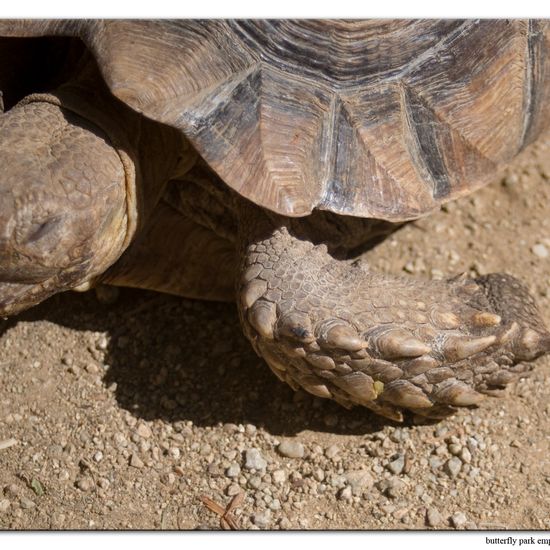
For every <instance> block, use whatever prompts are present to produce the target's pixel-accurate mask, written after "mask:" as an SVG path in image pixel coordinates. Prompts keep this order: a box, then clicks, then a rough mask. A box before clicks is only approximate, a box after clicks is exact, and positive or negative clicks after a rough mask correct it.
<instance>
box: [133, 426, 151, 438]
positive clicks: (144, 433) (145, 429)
mask: <svg viewBox="0 0 550 550" xmlns="http://www.w3.org/2000/svg"><path fill="white" fill-rule="evenodd" d="M136 433H137V434H138V435H139V436H140V437H143V438H145V439H148V438H149V437H151V436H152V435H153V432H152V430H151V428H150V427H149V426H148V425H147V424H139V426H138V427H137V430H136Z"/></svg>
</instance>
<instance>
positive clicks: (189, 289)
mask: <svg viewBox="0 0 550 550" xmlns="http://www.w3.org/2000/svg"><path fill="white" fill-rule="evenodd" d="M0 37H1V38H0V67H1V71H0V73H1V74H0V89H2V91H3V101H4V109H5V112H4V113H3V114H2V115H1V117H0V163H1V165H2V167H3V170H2V174H1V177H0V193H1V194H2V198H1V201H0V314H1V315H3V316H9V315H13V314H16V313H18V312H20V311H22V310H23V309H25V308H28V307H30V306H32V305H34V304H37V303H38V302H40V301H42V300H44V299H46V298H47V297H49V296H51V295H52V294H54V293H57V292H60V291H65V290H70V289H72V290H87V289H90V288H93V287H94V286H97V285H100V284H107V285H115V286H116V285H119V286H130V287H141V288H146V289H154V290H158V291H162V292H168V293H172V294H176V295H181V296H186V297H190V298H202V299H209V300H235V299H236V301H237V307H238V310H239V316H240V321H241V323H242V327H243V330H244V333H245V335H246V336H247V337H248V339H249V340H250V341H251V343H252V345H253V347H254V349H255V350H256V352H257V353H258V354H259V355H260V356H261V357H263V359H264V360H265V362H266V363H267V364H268V365H269V367H270V368H271V369H272V371H273V372H274V373H275V374H276V375H277V376H278V377H279V378H280V379H281V380H283V381H284V382H287V383H288V384H289V385H290V386H292V387H293V388H294V389H298V388H300V387H301V388H303V389H305V390H306V391H307V392H309V393H311V394H313V395H316V396H319V397H322V398H332V399H334V400H336V401H337V402H339V403H340V404H342V405H344V406H346V407H351V406H353V405H362V406H365V407H367V408H368V409H371V410H372V411H374V412H375V413H377V414H379V415H383V416H385V417H388V418H390V419H393V420H396V421H401V420H403V413H404V412H405V411H411V412H412V413H415V414H419V415H423V416H425V417H431V418H442V417H444V416H446V415H448V414H451V413H453V412H454V411H456V410H457V407H460V406H466V407H468V406H475V405H477V404H478V403H479V401H480V399H482V397H483V396H484V394H486V393H489V394H491V393H495V392H498V390H499V389H502V388H503V387H504V386H506V384H508V383H509V382H510V381H512V380H514V379H515V378H517V377H518V376H519V375H521V374H523V373H525V372H527V371H528V370H529V368H530V367H529V366H528V365H526V363H525V362H528V361H532V360H534V359H535V358H537V357H539V356H540V355H542V354H543V353H545V352H548V351H549V350H550V334H549V333H548V331H547V329H546V328H545V326H544V323H543V321H542V318H541V315H540V313H539V311H538V310H537V307H536V305H535V302H534V300H533V298H532V297H531V296H530V294H529V292H528V290H527V288H526V287H525V286H524V285H523V284H522V283H521V282H519V281H518V280H516V279H515V278H513V277H511V276H509V275H506V274H498V273H497V274H490V275H485V276H480V277H477V278H470V277H468V276H467V275H465V274H463V275H458V276H455V277H452V278H448V279H445V280H432V281H430V280H417V279H414V278H412V277H403V276H390V275H386V274H382V273H377V272H375V271H373V270H372V269H371V268H370V267H369V265H368V262H367V261H364V260H363V261H358V260H357V254H358V251H361V250H363V249H364V247H365V246H368V245H370V244H372V243H373V242H375V241H376V240H377V239H380V238H383V236H384V235H386V234H388V233H390V232H391V231H393V230H394V229H395V228H397V227H399V226H400V225H402V224H403V223H405V222H407V221H409V220H414V219H417V218H419V217H422V216H424V215H427V214H428V213H429V212H431V211H433V210H434V209H437V208H438V207H440V205H442V204H443V203H445V202H447V201H450V200H452V199H456V198H457V197H460V196H463V195H465V194H467V193H470V192H472V191H474V190H475V189H477V188H479V187H481V186H482V185H484V184H485V183H487V182H488V181H489V180H490V179H491V177H493V175H494V173H495V171H496V170H497V169H498V168H499V167H500V166H502V165H503V164H504V163H506V162H508V161H509V160H510V159H512V158H513V157H514V156H515V155H516V154H517V153H518V152H519V151H521V150H522V149H523V148H524V147H525V146H526V145H527V144H529V143H531V142H533V141H534V140H535V139H536V138H537V136H538V135H539V134H540V133H541V132H542V131H544V130H545V129H547V128H548V126H549V122H550V55H549V54H550V52H549V49H550V24H549V23H548V22H545V21H520V20H512V21H505V20H497V21H490V20H482V21H472V20H444V21H437V20H430V21H423V20H412V21H409V20H396V21H383V20H367V21H360V20H351V21H325V20H299V21H289V20H206V21H198V20H178V21H164V20H162V21H160V20H159V21H155V20H153V21H146V20H131V21H125V20H108V21H100V20H90V21H85V20H78V21H68V20H55V21H54V20H45V21H37V20H35V21H19V20H10V21H3V22H1V23H0Z"/></svg>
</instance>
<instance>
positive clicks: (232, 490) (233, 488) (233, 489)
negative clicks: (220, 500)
mask: <svg viewBox="0 0 550 550" xmlns="http://www.w3.org/2000/svg"><path fill="white" fill-rule="evenodd" d="M242 491H243V490H242V489H241V488H240V487H239V486H238V485H237V484H236V483H233V484H232V485H230V486H229V487H228V488H227V489H226V491H225V492H226V494H227V496H229V497H234V496H235V495H238V494H239V493H242Z"/></svg>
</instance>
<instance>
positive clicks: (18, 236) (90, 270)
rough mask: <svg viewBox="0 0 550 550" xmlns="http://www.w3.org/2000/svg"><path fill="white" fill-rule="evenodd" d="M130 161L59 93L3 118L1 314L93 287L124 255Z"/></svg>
mask: <svg viewBox="0 0 550 550" xmlns="http://www.w3.org/2000/svg"><path fill="white" fill-rule="evenodd" d="M125 164H128V163H125V162H124V159H123V158H122V157H121V155H120V153H119V152H118V151H117V149H115V148H114V147H113V146H112V145H111V143H110V140H109V138H108V137H107V135H106V134H105V133H104V132H103V131H102V130H100V129H99V128H98V127H95V126H94V125H93V124H91V123H90V122H88V121H87V120H85V119H84V118H82V117H80V116H79V115H77V114H75V113H74V112H72V111H69V110H66V109H64V108H62V107H61V106H60V104H59V102H58V101H56V99H55V98H54V97H53V96H35V97H33V96H30V97H29V98H27V99H26V100H24V101H23V102H21V103H20V104H18V105H17V106H15V107H14V108H13V109H12V110H10V111H8V112H7V113H5V114H4V115H2V116H0V166H2V171H1V172H0V314H3V315H7V314H11V313H16V312H17V311H20V310H22V309H24V308H26V307H28V306H30V305H33V304H35V303H38V302H39V301H41V300H43V299H44V298H46V297H48V296H49V295H51V294H54V293H55V292H59V291H61V290H67V289H70V288H75V287H85V286H86V285H89V284H90V282H91V281H93V280H94V278H95V277H96V276H97V275H99V274H100V273H102V272H103V271H104V270H105V269H106V268H107V267H108V266H109V265H111V264H112V263H113V262H114V261H115V260H116V259H117V258H118V256H119V255H120V254H121V252H122V251H123V249H124V246H125V241H126V240H127V237H128V230H127V229H128V208H127V178H128V174H127V169H126V166H125Z"/></svg>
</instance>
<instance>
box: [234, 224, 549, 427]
mask: <svg viewBox="0 0 550 550" xmlns="http://www.w3.org/2000/svg"><path fill="white" fill-rule="evenodd" d="M240 298H241V306H242V309H241V317H242V319H243V323H244V326H245V332H246V333H247V335H248V337H249V338H250V339H251V341H252V343H253V345H254V347H255V349H256V351H257V352H258V353H259V354H260V355H261V356H262V357H263V358H264V359H265V360H266V362H267V363H268V365H269V366H270V367H271V369H272V370H273V372H274V373H275V374H276V375H277V376H278V377H279V378H280V379H281V380H283V381H285V382H287V383H288V384H290V385H291V386H292V387H293V388H294V389H297V388H298V387H302V388H304V389H305V390H307V391H308V392H310V393H312V394H314V395H316V396H319V397H324V398H332V399H335V400H336V401H338V402H339V403H341V404H342V405H344V406H345V407H351V406H353V405H363V406H365V407H368V408H369V409H371V410H373V411H374V412H376V413H378V414H381V415H383V416H386V417H388V418H391V419H393V420H397V421H400V420H402V418H403V414H402V413H403V410H410V411H413V412H415V413H418V414H421V415H424V416H428V417H436V418H440V417H443V416H446V415H448V414H451V413H452V412H453V411H455V410H456V407H459V406H473V405H477V404H478V403H479V402H480V401H481V399H482V398H483V394H484V393H494V392H495V390H498V389H500V388H502V387H504V386H505V385H506V384H508V383H509V382H511V381H512V380H514V379H515V378H517V377H518V376H519V375H521V374H523V373H525V372H526V371H527V370H529V369H530V367H529V366H527V365H525V364H523V363H521V362H522V361H530V360H533V359H535V358H536V357H538V356H540V355H542V354H543V353H545V352H547V351H550V334H549V333H548V332H547V330H546V328H545V327H544V324H543V322H542V320H541V318H540V315H539V313H538V311H537V309H536V306H535V304H534V301H533V299H532V298H531V296H530V295H529V293H528V292H527V290H526V289H525V287H524V286H523V285H522V284H521V283H520V282H518V281H517V280H516V279H514V278H513V277H510V276H508V275H502V274H493V275H488V276H486V277H481V278H479V279H477V280H472V279H469V278H467V277H464V276H459V277H455V278H452V279H448V280H445V281H417V280H413V279H405V278H396V277H389V276H385V275H381V274H377V273H373V272H371V271H370V270H369V269H368V267H366V266H365V265H364V264H361V265H356V264H353V263H349V262H341V261H337V260H334V259H333V258H332V257H331V256H330V255H329V254H328V252H327V249H326V247H324V246H313V245H312V244H310V243H307V242H302V241H298V240H297V239H293V238H292V237H291V236H290V235H289V234H288V232H287V231H286V230H285V229H282V230H279V231H276V232H275V233H274V234H273V235H272V237H271V238H270V239H267V240H264V241H262V242H260V243H255V244H253V245H251V246H250V247H249V249H248V255H247V260H246V265H245V270H244V271H243V275H242V279H241V290H240Z"/></svg>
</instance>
